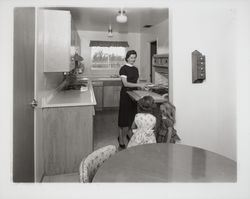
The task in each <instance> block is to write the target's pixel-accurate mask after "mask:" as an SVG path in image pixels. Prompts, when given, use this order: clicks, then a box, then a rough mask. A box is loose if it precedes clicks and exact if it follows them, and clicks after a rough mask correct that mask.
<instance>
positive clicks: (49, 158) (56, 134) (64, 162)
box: [43, 106, 94, 175]
mask: <svg viewBox="0 0 250 199" xmlns="http://www.w3.org/2000/svg"><path fill="white" fill-rule="evenodd" d="M93 115H94V107H93V106H78V107H59V108H44V109H43V155H44V175H56V174H64V173H73V172H78V170H79V165H80V162H81V160H82V159H83V158H84V157H86V156H87V155H88V154H89V153H91V152H92V151H93Z"/></svg>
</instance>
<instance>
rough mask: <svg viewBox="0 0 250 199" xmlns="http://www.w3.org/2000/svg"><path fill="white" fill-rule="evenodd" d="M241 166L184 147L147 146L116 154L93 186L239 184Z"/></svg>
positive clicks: (107, 161) (101, 170)
mask: <svg viewBox="0 0 250 199" xmlns="http://www.w3.org/2000/svg"><path fill="white" fill-rule="evenodd" d="M236 179H237V164H236V162H235V161H233V160H231V159H228V158H226V157H224V156H221V155H219V154H216V153H213V152H210V151H206V150H204V149H201V148H197V147H191V146H186V145H181V144H166V143H159V144H145V145H139V146H135V147H131V148H128V149H125V150H123V151H120V152H118V153H116V154H115V155H114V156H112V157H111V158H109V159H108V160H106V161H105V162H104V163H103V165H102V166H101V167H100V168H99V169H98V171H97V173H96V175H95V177H94V179H93V182H236Z"/></svg>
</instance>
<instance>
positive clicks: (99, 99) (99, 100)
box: [93, 85, 103, 110]
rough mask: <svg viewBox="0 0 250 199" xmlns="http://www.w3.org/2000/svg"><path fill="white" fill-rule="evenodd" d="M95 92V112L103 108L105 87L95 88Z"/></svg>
mask: <svg viewBox="0 0 250 199" xmlns="http://www.w3.org/2000/svg"><path fill="white" fill-rule="evenodd" d="M93 90H94V94H95V99H96V106H95V110H102V107H103V87H102V86H94V85H93Z"/></svg>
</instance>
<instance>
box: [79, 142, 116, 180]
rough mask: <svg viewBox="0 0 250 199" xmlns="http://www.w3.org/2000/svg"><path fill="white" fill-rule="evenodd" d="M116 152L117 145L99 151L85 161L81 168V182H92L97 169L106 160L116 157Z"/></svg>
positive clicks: (82, 162)
mask: <svg viewBox="0 0 250 199" xmlns="http://www.w3.org/2000/svg"><path fill="white" fill-rule="evenodd" d="M116 151H117V149H116V146H115V145H108V146H105V147H102V148H100V149H97V150H96V151H94V152H92V153H91V154H89V155H88V156H87V157H86V158H85V159H83V160H82V161H81V163H80V168H79V173H80V182H92V180H93V178H94V176H95V174H96V172H97V169H98V168H99V167H100V166H101V165H102V163H103V162H104V161H105V160H107V159H108V158H110V157H111V156H112V155H114V154H115V153H116Z"/></svg>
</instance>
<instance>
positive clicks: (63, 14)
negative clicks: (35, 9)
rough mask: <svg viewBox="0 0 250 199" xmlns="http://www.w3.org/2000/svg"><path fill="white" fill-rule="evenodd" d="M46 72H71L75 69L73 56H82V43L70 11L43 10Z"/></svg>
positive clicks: (42, 28) (41, 29)
mask: <svg viewBox="0 0 250 199" xmlns="http://www.w3.org/2000/svg"><path fill="white" fill-rule="evenodd" d="M41 13H42V14H41V16H40V17H43V25H42V27H41V28H40V30H39V31H42V34H43V40H44V42H43V49H44V50H43V56H44V72H69V71H70V70H72V69H73V68H74V63H73V62H72V59H71V58H72V56H73V55H74V53H75V52H76V50H77V51H78V54H80V49H81V41H80V37H79V35H78V33H77V31H76V28H75V25H74V23H73V20H72V18H71V14H70V11H65V10H42V11H41Z"/></svg>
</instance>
